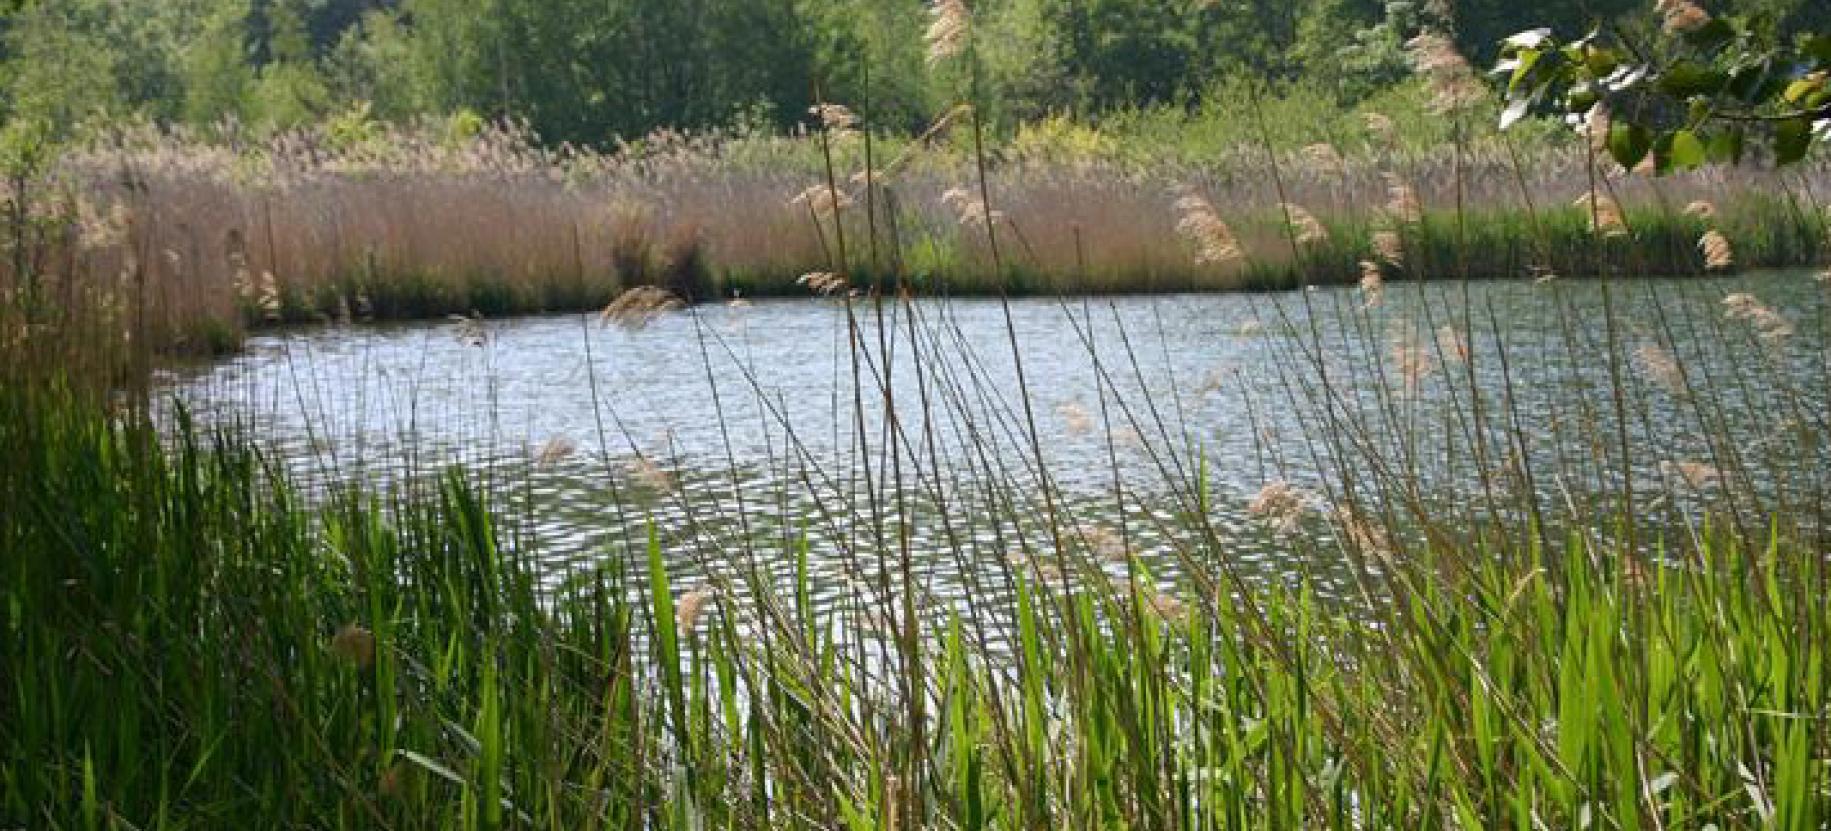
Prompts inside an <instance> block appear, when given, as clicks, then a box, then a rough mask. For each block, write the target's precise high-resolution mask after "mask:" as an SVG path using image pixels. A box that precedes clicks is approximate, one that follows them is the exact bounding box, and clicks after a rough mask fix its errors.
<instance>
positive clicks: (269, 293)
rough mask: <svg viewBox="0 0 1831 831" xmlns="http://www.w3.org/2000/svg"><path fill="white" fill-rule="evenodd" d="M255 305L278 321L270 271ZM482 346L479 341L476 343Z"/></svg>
mask: <svg viewBox="0 0 1831 831" xmlns="http://www.w3.org/2000/svg"><path fill="white" fill-rule="evenodd" d="M255 305H256V306H257V307H258V308H259V309H260V310H261V318H262V319H263V320H266V321H267V322H268V323H278V322H280V310H281V306H280V281H279V279H278V278H275V277H274V276H273V272H271V271H263V272H261V281H260V286H259V293H258V296H257V297H256V299H255ZM476 345H477V346H482V344H481V343H479V344H476Z"/></svg>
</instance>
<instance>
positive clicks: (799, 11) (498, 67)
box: [0, 0, 1831, 144]
mask: <svg viewBox="0 0 1831 831" xmlns="http://www.w3.org/2000/svg"><path fill="white" fill-rule="evenodd" d="M971 5H972V7H973V13H974V16H975V19H976V20H975V25H976V26H977V27H978V31H979V33H980V37H979V39H978V42H979V43H980V44H981V46H980V50H979V57H980V60H979V62H978V66H979V67H980V77H979V78H978V82H979V84H980V90H979V92H980V95H979V98H980V100H981V101H982V102H983V103H984V104H985V106H987V107H988V108H989V109H990V110H991V111H992V115H993V116H994V117H995V118H997V119H1000V120H1002V121H1005V122H1007V123H1008V122H1009V121H1012V120H1016V119H1030V118H1035V117H1039V116H1042V115H1046V114H1053V113H1072V114H1076V115H1082V116H1097V115H1099V114H1102V113H1105V112H1109V111H1112V110H1116V109H1126V108H1135V107H1142V106H1168V107H1177V106H1184V107H1193V106H1199V105H1200V103H1201V102H1202V101H1203V100H1204V98H1205V97H1207V96H1208V95H1210V94H1211V92H1212V91H1213V90H1215V89H1216V88H1217V87H1220V86H1222V85H1225V84H1228V83H1237V82H1238V81H1239V80H1240V79H1241V78H1252V79H1268V80H1271V81H1273V82H1278V81H1292V80H1300V79H1301V80H1307V81H1310V82H1312V85H1313V86H1317V87H1319V88H1322V89H1326V90H1328V91H1329V93H1330V94H1331V95H1334V96H1336V97H1337V98H1339V99H1340V103H1344V104H1347V103H1353V102H1354V101H1356V100H1359V99H1360V98H1363V97H1365V96H1368V95H1371V94H1375V93H1377V92H1378V91H1379V90H1381V89H1383V88H1385V87H1387V86H1390V85H1392V84H1394V83H1397V82H1399V81H1400V80H1402V79H1403V78H1404V77H1405V76H1406V74H1407V65H1406V62H1405V58H1404V53H1403V49H1402V45H1403V43H1404V42H1405V40H1406V39H1408V38H1410V37H1412V36H1414V35H1416V34H1417V33H1418V32H1420V31H1423V30H1425V29H1426V28H1430V29H1432V30H1436V31H1442V32H1446V33H1449V34H1450V35H1451V36H1452V37H1453V39H1454V42H1455V44H1456V46H1457V47H1458V48H1459V49H1460V50H1461V51H1462V52H1463V53H1464V54H1466V55H1468V56H1469V57H1470V59H1471V60H1473V61H1475V62H1477V63H1478V64H1482V65H1485V64H1487V63H1488V62H1490V61H1491V60H1492V59H1494V58H1495V57H1497V56H1498V55H1499V54H1500V52H1501V50H1502V49H1503V45H1502V41H1503V39H1504V38H1506V37H1507V36H1508V35H1511V34H1512V33H1514V32H1517V31H1520V30H1523V29H1527V28H1529V27H1536V26H1548V27H1551V28H1552V29H1553V30H1554V31H1558V32H1575V33H1579V34H1580V33H1582V32H1585V31H1590V30H1592V29H1594V28H1595V27H1596V26H1597V25H1599V24H1604V23H1614V22H1617V21H1619V22H1620V23H1621V28H1622V29H1623V30H1624V31H1630V32H1631V31H1637V30H1636V29H1635V28H1634V27H1635V26H1640V27H1642V29H1641V30H1639V31H1645V26H1646V25H1647V24H1646V23H1645V22H1644V20H1645V18H1647V17H1649V14H1648V12H1649V9H1648V7H1647V5H1646V4H1645V3H1643V2H1639V0H1549V2H1544V3H1517V2H1502V0H1462V2H1460V3H1457V4H1451V3H1448V2H1444V0H1429V2H1424V3H1419V2H1415V0H1384V2H1382V0H978V2H976V3H972V4H971ZM1718 5H1720V6H1721V7H1720V8H1713V9H1712V10H1711V11H1712V12H1713V13H1715V14H1720V15H1725V16H1733V17H1734V19H1736V20H1737V21H1738V22H1737V23H1736V24H1735V25H1736V26H1737V27H1739V28H1738V31H1745V32H1756V33H1760V36H1761V37H1763V38H1765V39H1766V40H1767V41H1768V42H1771V43H1774V44H1785V43H1789V42H1790V41H1791V40H1792V39H1794V38H1796V37H1798V36H1799V35H1800V34H1801V33H1805V32H1814V31H1820V32H1822V31H1826V30H1828V29H1831V4H1825V3H1822V2H1818V0H1734V2H1723V3H1721V4H1718ZM928 12H929V10H928V8H927V6H926V5H925V2H924V0H56V2H45V1H44V0H0V112H3V113H4V114H5V116H6V117H8V118H15V117H31V118H37V119H42V120H45V121H48V122H49V123H51V124H53V125H55V127H56V129H60V130H67V129H71V128H73V127H75V126H77V125H80V124H82V123H83V122H85V121H88V120H93V119H98V118H122V117H144V118H149V119H154V120H158V121H161V122H171V123H188V124H194V125H213V124H218V123H222V122H224V121H225V120H228V119H233V120H235V121H239V122H241V123H243V124H247V125H254V126H260V127H286V126H290V125H294V124H298V123H302V122H308V121H313V120H321V119H325V118H328V117H331V116H332V115H334V114H336V113H339V112H345V111H349V110H351V109H352V108H356V107H358V106H361V107H365V108H366V109H367V111H368V112H371V113H373V114H374V115H375V116H376V117H380V118H386V119H394V120H407V119H411V118H414V117H417V116H421V115H447V114H453V113H459V112H468V113H472V114H475V115H477V116H480V117H485V118H497V117H512V118H516V119H522V120H525V121H526V122H527V123H528V124H529V125H530V126H531V127H532V128H533V129H534V131H535V132H536V133H537V134H539V135H540V136H541V137H542V138H543V139H545V140H547V141H550V142H558V141H570V142H575V143H585V144H607V143H610V142H613V141H615V140H617V139H619V138H624V139H627V138H633V137H636V136H640V135H642V134H644V133H647V132H649V131H651V130H653V129H656V128H660V127H673V128H688V129H691V128H703V127H710V126H725V125H734V124H760V125H773V126H778V127H783V126H789V125H792V124H794V123H796V122H798V121H800V120H801V119H802V118H804V117H805V111H806V108H807V106H808V105H809V103H810V102H811V101H813V100H814V99H815V97H816V96H819V97H822V98H827V99H832V100H841V101H852V102H857V101H862V100H865V99H866V98H869V99H870V101H871V103H872V111H873V113H874V114H875V115H876V117H877V119H878V122H879V123H880V124H883V125H887V126H892V127H914V126H916V125H917V124H919V123H920V121H921V120H922V118H924V117H925V116H926V115H928V114H932V112H933V111H934V108H935V105H936V104H937V103H938V102H941V101H945V100H949V98H950V97H951V94H952V90H951V89H950V88H949V87H950V85H958V84H959V83H961V82H962V81H963V79H961V78H958V77H950V76H949V74H948V73H946V72H942V73H930V72H926V71H924V66H923V45H922V40H923V31H924V29H925V28H926V27H927V25H928V23H929V13H928ZM1637 20H1638V21H1640V22H1636V21H1637ZM1751 36H1752V35H1751ZM1541 103H1542V102H1541Z"/></svg>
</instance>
